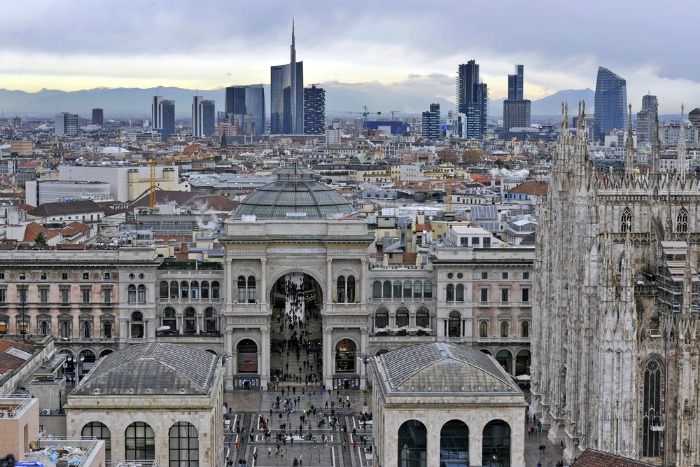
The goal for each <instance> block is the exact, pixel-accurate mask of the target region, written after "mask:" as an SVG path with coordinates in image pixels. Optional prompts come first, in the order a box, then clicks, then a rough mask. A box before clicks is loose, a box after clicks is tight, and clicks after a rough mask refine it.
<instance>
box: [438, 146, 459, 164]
mask: <svg viewBox="0 0 700 467" xmlns="http://www.w3.org/2000/svg"><path fill="white" fill-rule="evenodd" d="M437 155H438V157H439V158H440V162H442V163H443V164H452V165H456V164H457V153H456V152H455V151H454V149H450V148H445V149H441V150H439V151H438V153H437Z"/></svg>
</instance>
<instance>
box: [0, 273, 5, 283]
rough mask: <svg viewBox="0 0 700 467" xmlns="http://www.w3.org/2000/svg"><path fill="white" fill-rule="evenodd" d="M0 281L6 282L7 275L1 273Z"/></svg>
mask: <svg viewBox="0 0 700 467" xmlns="http://www.w3.org/2000/svg"><path fill="white" fill-rule="evenodd" d="M0 280H1V281H4V280H5V273H4V272H0Z"/></svg>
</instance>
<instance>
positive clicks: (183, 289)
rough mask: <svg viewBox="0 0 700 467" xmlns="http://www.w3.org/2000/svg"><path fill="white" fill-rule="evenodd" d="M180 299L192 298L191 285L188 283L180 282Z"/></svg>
mask: <svg viewBox="0 0 700 467" xmlns="http://www.w3.org/2000/svg"><path fill="white" fill-rule="evenodd" d="M180 298H190V284H189V282H187V281H182V282H180Z"/></svg>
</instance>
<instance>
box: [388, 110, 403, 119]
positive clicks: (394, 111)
mask: <svg viewBox="0 0 700 467" xmlns="http://www.w3.org/2000/svg"><path fill="white" fill-rule="evenodd" d="M389 112H391V121H392V122H393V121H394V114H396V113H399V112H401V111H400V110H390V111H389Z"/></svg>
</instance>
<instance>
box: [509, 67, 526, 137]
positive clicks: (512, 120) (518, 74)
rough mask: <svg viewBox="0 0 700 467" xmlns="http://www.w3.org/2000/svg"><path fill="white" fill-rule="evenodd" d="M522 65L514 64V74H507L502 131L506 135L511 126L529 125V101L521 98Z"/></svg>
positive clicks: (523, 69)
mask: <svg viewBox="0 0 700 467" xmlns="http://www.w3.org/2000/svg"><path fill="white" fill-rule="evenodd" d="M524 72H525V67H524V66H523V65H515V74H514V75H508V99H506V100H505V101H503V132H504V134H505V135H507V134H508V133H509V132H510V129H511V128H526V127H529V126H530V114H531V103H530V101H529V100H527V99H523V89H524Z"/></svg>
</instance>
